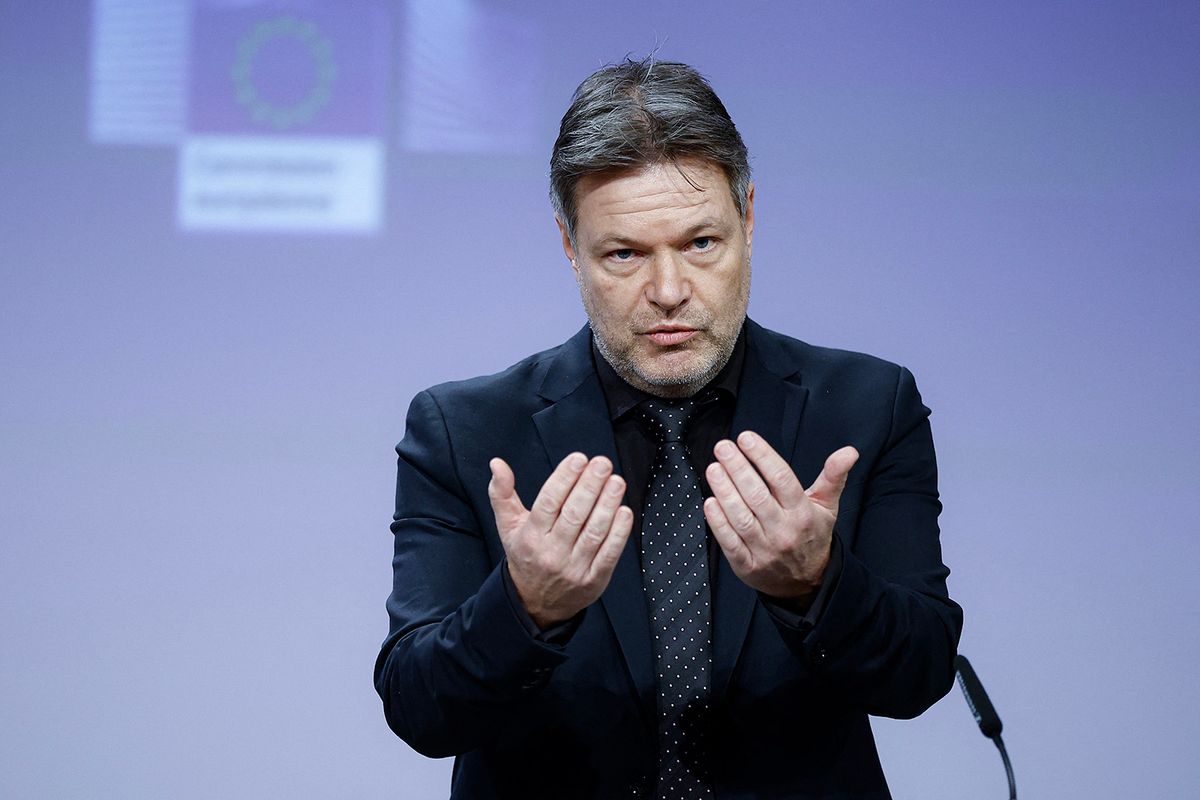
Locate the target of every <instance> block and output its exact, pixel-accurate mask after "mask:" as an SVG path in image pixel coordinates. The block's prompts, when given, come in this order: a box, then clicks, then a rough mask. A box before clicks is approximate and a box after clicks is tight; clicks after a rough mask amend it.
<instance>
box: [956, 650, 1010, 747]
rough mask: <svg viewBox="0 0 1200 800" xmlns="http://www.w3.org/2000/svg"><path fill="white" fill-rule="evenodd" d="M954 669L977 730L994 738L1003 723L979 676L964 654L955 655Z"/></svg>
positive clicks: (998, 733)
mask: <svg viewBox="0 0 1200 800" xmlns="http://www.w3.org/2000/svg"><path fill="white" fill-rule="evenodd" d="M954 669H955V672H957V673H958V685H959V686H960V687H962V691H963V695H964V696H965V697H966V698H967V705H968V706H970V707H971V713H972V714H974V715H975V721H976V722H977V723H979V730H981V731H983V735H984V736H986V737H988V738H989V739H995V738H996V737H997V736H999V735H1000V731H1002V730H1003V729H1004V724H1003V723H1002V722H1000V715H999V714H997V713H996V709H995V708H994V707H993V706H992V701H991V700H989V699H988V696H987V692H985V691H984V690H983V684H982V683H980V682H979V676H978V675H976V674H975V670H974V669H973V668H972V667H971V662H970V661H967V657H966V656H964V655H958V656H955V657H954Z"/></svg>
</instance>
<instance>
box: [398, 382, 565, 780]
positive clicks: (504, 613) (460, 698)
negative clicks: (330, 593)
mask: <svg viewBox="0 0 1200 800" xmlns="http://www.w3.org/2000/svg"><path fill="white" fill-rule="evenodd" d="M396 452H397V454H398V455H399V460H398V468H397V480H396V513H395V516H394V518H393V522H392V525H391V530H392V533H393V535H394V537H395V556H394V558H393V561H392V568H393V586H392V593H391V596H390V597H389V599H388V603H387V608H388V615H389V617H390V621H391V628H390V632H389V634H388V637H387V639H386V640H385V641H384V643H383V647H382V650H381V652H380V654H379V658H378V660H377V661H376V664H375V689H376V691H378V692H379V696H380V698H381V699H382V700H383V707H384V714H385V716H386V718H387V721H388V725H389V726H390V727H391V728H392V730H393V731H395V733H396V734H397V735H398V736H400V738H402V739H403V740H404V741H406V742H407V743H408V744H409V745H410V746H411V747H413V749H415V750H417V751H418V752H420V753H422V754H424V755H427V756H431V757H442V756H449V755H457V754H460V753H463V752H466V751H468V750H472V749H475V748H478V747H480V746H482V745H484V744H486V743H488V742H490V741H492V740H494V739H495V738H496V737H498V736H500V735H502V733H503V726H504V723H505V721H506V720H508V719H511V718H512V715H513V714H515V713H519V711H520V709H521V708H522V706H523V705H524V704H525V702H526V701H527V700H529V699H530V698H531V697H532V696H533V695H534V694H535V693H536V692H537V690H538V689H539V688H540V687H541V686H543V685H544V684H545V682H546V681H547V680H548V679H549V676H550V674H551V672H552V671H553V669H554V667H555V666H557V665H558V664H559V663H561V662H562V660H563V659H565V657H566V656H565V655H564V654H563V652H562V651H561V649H559V648H556V647H554V646H552V645H549V644H546V643H544V642H540V641H537V640H536V639H535V638H534V637H533V636H531V635H530V633H529V631H528V630H527V628H526V627H525V626H524V625H523V623H522V621H521V619H520V617H519V615H518V613H517V610H516V609H514V608H513V606H512V602H511V600H510V599H509V596H508V593H507V592H506V591H505V588H504V583H503V580H502V576H501V572H500V571H501V570H502V569H504V566H503V561H502V560H500V559H495V558H493V557H492V556H490V555H489V552H488V547H487V544H486V541H485V529H486V530H487V531H492V532H493V535H494V522H493V520H492V519H491V518H490V515H489V516H488V517H487V518H486V519H485V520H481V519H480V518H479V515H478V514H477V513H476V510H475V507H473V506H472V504H471V503H470V501H469V499H468V494H467V491H466V489H465V488H464V486H463V484H462V481H461V479H460V472H459V468H458V464H457V461H456V454H455V450H454V447H453V443H452V438H451V436H450V432H449V430H448V428H447V424H446V420H445V416H444V415H443V413H442V410H441V408H440V407H439V406H438V403H437V401H436V400H435V399H434V397H433V396H432V395H431V394H430V393H429V392H422V393H421V394H419V395H418V396H417V397H416V398H415V399H414V400H413V403H412V406H411V407H410V409H409V413H408V421H407V426H406V431H405V435H404V439H403V440H402V441H401V442H400V444H398V445H397V446H396Z"/></svg>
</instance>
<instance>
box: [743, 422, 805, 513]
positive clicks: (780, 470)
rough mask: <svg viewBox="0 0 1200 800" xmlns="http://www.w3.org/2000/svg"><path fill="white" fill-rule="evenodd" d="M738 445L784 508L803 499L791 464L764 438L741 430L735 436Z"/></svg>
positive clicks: (801, 487)
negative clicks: (736, 436)
mask: <svg viewBox="0 0 1200 800" xmlns="http://www.w3.org/2000/svg"><path fill="white" fill-rule="evenodd" d="M737 444H738V447H739V448H741V451H742V452H743V453H745V454H746V457H747V458H748V459H750V462H751V463H752V464H754V467H755V469H757V470H758V473H759V474H760V475H761V476H762V478H763V480H764V481H765V482H766V484H767V487H768V488H769V489H770V491H771V494H772V495H773V496H774V497H775V500H776V501H777V502H778V503H779V504H780V505H781V506H783V507H784V508H792V507H793V506H795V505H796V504H797V503H800V502H801V501H802V500H803V499H804V487H803V486H802V485H801V484H800V479H799V478H797V477H796V473H795V472H793V471H792V465H791V464H789V463H788V462H787V461H785V460H784V458H783V456H781V455H779V453H776V452H775V448H773V447H771V445H770V444H769V443H768V442H767V440H766V439H764V438H762V437H761V436H759V435H758V434H757V433H755V432H754V431H742V432H741V433H740V434H739V435H738V438H737Z"/></svg>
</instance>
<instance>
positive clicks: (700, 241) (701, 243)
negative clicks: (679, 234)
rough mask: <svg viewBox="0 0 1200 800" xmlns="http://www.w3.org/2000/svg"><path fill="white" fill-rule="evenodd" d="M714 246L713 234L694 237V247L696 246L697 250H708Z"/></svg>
mask: <svg viewBox="0 0 1200 800" xmlns="http://www.w3.org/2000/svg"><path fill="white" fill-rule="evenodd" d="M712 246H713V239H712V237H711V236H699V237H697V238H695V239H692V247H694V248H696V249H697V250H708V249H709V248H711V247H712Z"/></svg>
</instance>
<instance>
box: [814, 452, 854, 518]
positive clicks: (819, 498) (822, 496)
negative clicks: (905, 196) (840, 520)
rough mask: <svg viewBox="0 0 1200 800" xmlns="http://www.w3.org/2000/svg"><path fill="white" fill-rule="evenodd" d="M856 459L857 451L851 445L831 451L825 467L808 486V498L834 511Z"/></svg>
mask: <svg viewBox="0 0 1200 800" xmlns="http://www.w3.org/2000/svg"><path fill="white" fill-rule="evenodd" d="M857 461H858V451H857V450H855V449H854V448H853V447H849V446H847V447H843V448H841V449H840V450H835V451H833V453H832V454H831V455H830V456H829V458H827V459H825V468H824V469H822V470H821V474H820V475H818V476H817V479H816V480H815V481H813V485H812V486H810V487H809V489H808V496H809V498H811V499H812V501H813V502H815V503H819V504H821V505H822V506H824V507H825V508H828V509H829V510H831V511H834V512H836V511H837V507H838V502H839V501H840V500H841V498H842V490H843V489H845V488H846V477H847V476H848V475H849V474H850V470H851V468H853V467H854V465H855V463H857Z"/></svg>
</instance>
